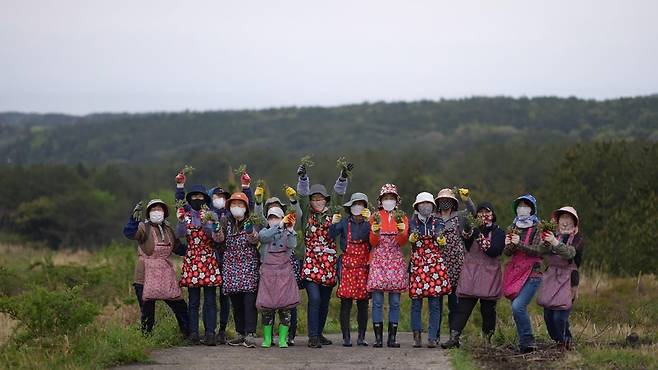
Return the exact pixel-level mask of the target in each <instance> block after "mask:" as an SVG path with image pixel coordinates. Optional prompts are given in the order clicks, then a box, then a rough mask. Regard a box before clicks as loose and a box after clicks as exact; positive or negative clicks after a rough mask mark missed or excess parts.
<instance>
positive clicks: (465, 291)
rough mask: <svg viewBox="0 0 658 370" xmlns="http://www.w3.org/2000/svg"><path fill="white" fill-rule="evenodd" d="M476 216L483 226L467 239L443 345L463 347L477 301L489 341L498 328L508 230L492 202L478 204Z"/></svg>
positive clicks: (484, 330) (445, 346)
mask: <svg viewBox="0 0 658 370" xmlns="http://www.w3.org/2000/svg"><path fill="white" fill-rule="evenodd" d="M477 218H478V219H479V220H480V222H481V224H482V226H480V227H478V228H477V229H475V230H473V233H472V235H471V237H470V238H468V239H467V240H466V253H465V255H464V267H463V269H462V272H461V274H460V275H459V283H458V285H457V297H458V299H457V308H456V310H455V317H454V320H453V321H451V322H450V339H449V340H448V341H446V342H445V343H442V344H441V347H442V348H446V349H447V348H455V347H459V346H460V342H459V337H460V336H461V333H462V331H463V330H464V327H465V326H466V323H467V322H468V319H469V317H470V316H471V313H472V312H473V308H475V305H476V303H477V302H478V300H479V301H480V314H481V316H482V333H483V334H484V336H485V338H487V341H490V340H491V336H492V335H493V333H494V331H495V330H496V302H497V301H498V299H500V297H502V281H503V273H502V269H501V266H500V255H501V254H502V253H503V249H504V248H505V232H504V231H503V230H502V229H501V228H500V227H498V225H497V224H496V212H495V211H494V208H493V206H492V205H491V203H489V202H482V203H480V204H479V205H478V207H477Z"/></svg>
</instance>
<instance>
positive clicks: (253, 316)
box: [229, 293, 258, 336]
mask: <svg viewBox="0 0 658 370" xmlns="http://www.w3.org/2000/svg"><path fill="white" fill-rule="evenodd" d="M229 297H230V298H231V303H232V304H233V319H234V320H235V331H236V332H238V334H240V335H242V336H245V335H247V334H253V333H256V322H257V321H258V311H257V310H256V293H234V294H231V295H230V296H229Z"/></svg>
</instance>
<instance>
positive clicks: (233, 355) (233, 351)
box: [120, 333, 451, 370]
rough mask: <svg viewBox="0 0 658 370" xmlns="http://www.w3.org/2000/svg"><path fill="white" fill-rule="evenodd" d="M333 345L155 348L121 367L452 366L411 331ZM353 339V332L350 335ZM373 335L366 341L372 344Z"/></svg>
mask: <svg viewBox="0 0 658 370" xmlns="http://www.w3.org/2000/svg"><path fill="white" fill-rule="evenodd" d="M327 337H328V338H330V339H331V340H332V341H333V342H334V344H333V345H330V346H324V347H322V348H321V349H310V348H307V347H306V338H304V337H300V338H298V340H297V341H296V342H297V345H296V346H295V347H289V348H285V349H280V348H277V347H272V348H268V349H264V348H256V349H248V348H243V347H230V346H217V347H205V346H194V347H176V348H169V349H165V350H161V351H156V352H154V353H153V354H152V355H151V358H152V359H153V361H154V363H153V364H147V365H142V364H140V365H131V366H125V367H122V368H120V369H131V370H137V369H220V368H221V369H252V370H253V369H268V370H274V369H305V370H310V369H312V370H317V369H336V370H337V369H340V370H344V369H360V370H365V369H423V370H424V369H439V370H448V369H451V366H450V360H449V358H448V355H447V353H446V351H444V350H441V349H439V348H436V349H429V348H412V347H411V345H412V336H411V333H401V334H399V335H398V341H399V342H400V344H401V348H386V347H384V348H372V346H370V347H351V348H345V347H343V346H341V345H340V343H341V340H340V335H336V334H333V335H328V336H327ZM352 339H353V340H354V341H355V340H356V334H352ZM372 339H373V338H372V335H369V336H368V338H367V340H368V342H369V343H370V344H371V345H372Z"/></svg>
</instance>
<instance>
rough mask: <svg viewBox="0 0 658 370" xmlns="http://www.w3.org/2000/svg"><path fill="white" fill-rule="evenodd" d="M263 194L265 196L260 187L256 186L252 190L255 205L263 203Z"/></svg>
mask: <svg viewBox="0 0 658 370" xmlns="http://www.w3.org/2000/svg"><path fill="white" fill-rule="evenodd" d="M263 194H265V189H263V187H262V186H257V187H256V190H254V197H255V198H256V203H263Z"/></svg>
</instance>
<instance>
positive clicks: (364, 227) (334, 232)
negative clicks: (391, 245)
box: [329, 216, 370, 251]
mask: <svg viewBox="0 0 658 370" xmlns="http://www.w3.org/2000/svg"><path fill="white" fill-rule="evenodd" d="M348 222H349V223H350V229H351V230H350V231H351V232H352V240H353V241H357V242H359V241H365V242H367V243H368V244H369V243H370V222H369V221H368V220H365V219H364V221H363V222H356V219H355V217H354V216H349V217H344V218H343V219H342V220H340V222H339V223H337V224H332V225H331V226H329V237H330V238H331V239H333V240H336V237H337V236H340V249H341V250H342V251H345V249H347V223H348Z"/></svg>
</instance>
